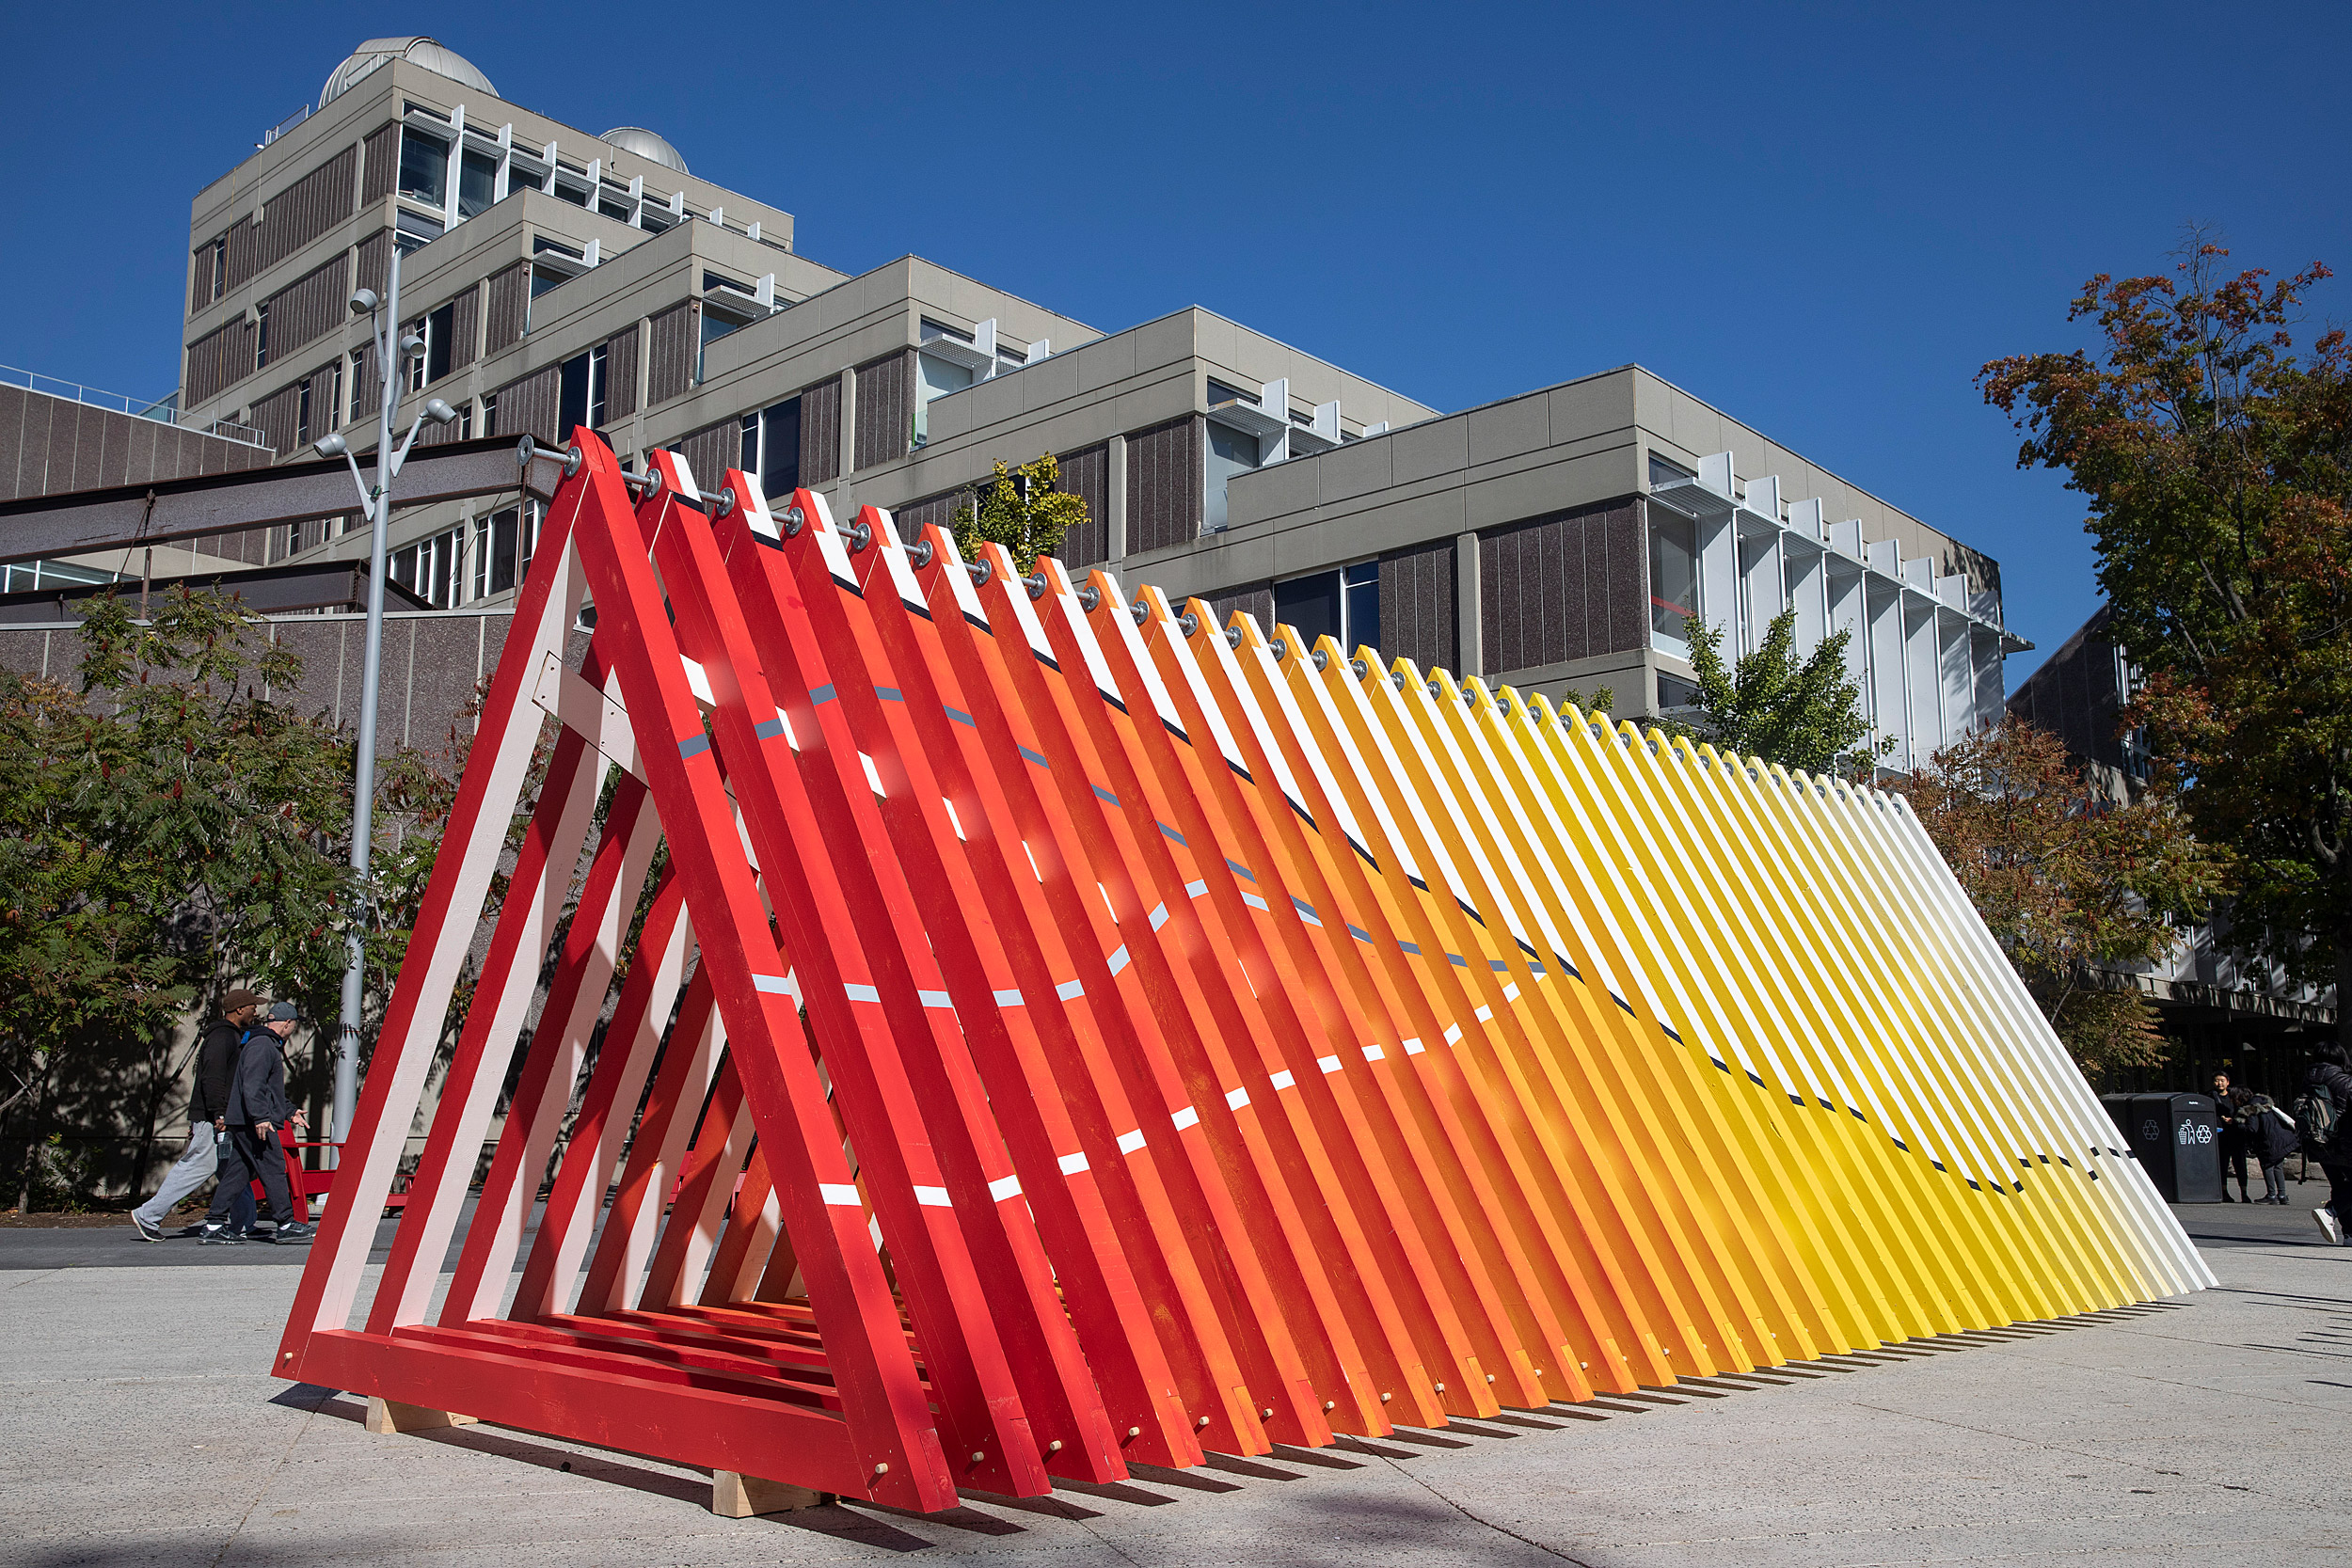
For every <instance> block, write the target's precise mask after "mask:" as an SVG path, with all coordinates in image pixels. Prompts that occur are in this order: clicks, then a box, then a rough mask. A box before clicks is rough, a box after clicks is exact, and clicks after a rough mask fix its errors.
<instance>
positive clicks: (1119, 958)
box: [1109, 942, 1127, 974]
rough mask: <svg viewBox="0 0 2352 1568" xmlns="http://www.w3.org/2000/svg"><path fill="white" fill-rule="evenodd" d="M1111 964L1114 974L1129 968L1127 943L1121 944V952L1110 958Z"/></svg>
mask: <svg viewBox="0 0 2352 1568" xmlns="http://www.w3.org/2000/svg"><path fill="white" fill-rule="evenodd" d="M1109 963H1110V966H1111V973H1112V974H1118V973H1119V972H1120V970H1122V969H1124V968H1126V967H1127V944H1126V943H1125V942H1120V944H1119V951H1118V952H1116V953H1113V954H1112V955H1111V956H1110V959H1109Z"/></svg>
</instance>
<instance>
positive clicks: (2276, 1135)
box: [2246, 1094, 2298, 1203]
mask: <svg viewBox="0 0 2352 1568" xmlns="http://www.w3.org/2000/svg"><path fill="white" fill-rule="evenodd" d="M2297 1141H2298V1140H2297V1139H2296V1133H2295V1118H2294V1117H2291V1116H2289V1115H2287V1114H2286V1112H2284V1111H2282V1110H2280V1108H2279V1106H2278V1104H2277V1102H2276V1101H2273V1100H2272V1099H2271V1098H2270V1097H2269V1096H2268V1095H2266V1094H2258V1095H2256V1096H2255V1097H2254V1102H2253V1103H2252V1104H2251V1105H2249V1106H2248V1107H2247V1108H2246V1148H2247V1149H2248V1151H2249V1152H2250V1153H2251V1154H2252V1155H2253V1156H2254V1158H2255V1159H2256V1160H2258V1161H2260V1162H2261V1164H2262V1167H2263V1196H2262V1197H2261V1198H2260V1199H2259V1200H2258V1201H2260V1202H2263V1203H2284V1202H2285V1201H2286V1200H2287V1156H2288V1155H2290V1154H2292V1153H2294V1152H2295V1146H2296V1142H2297Z"/></svg>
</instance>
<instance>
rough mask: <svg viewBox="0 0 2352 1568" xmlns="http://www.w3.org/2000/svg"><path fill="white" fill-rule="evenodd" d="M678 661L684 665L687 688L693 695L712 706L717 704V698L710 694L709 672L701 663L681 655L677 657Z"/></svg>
mask: <svg viewBox="0 0 2352 1568" xmlns="http://www.w3.org/2000/svg"><path fill="white" fill-rule="evenodd" d="M678 662H679V663H680V664H683V665H685V666H686V686H687V689H688V690H690V691H691V692H693V693H694V695H695V697H696V698H697V699H699V700H700V701H703V702H706V703H708V704H709V705H711V706H713V707H717V706H718V705H719V699H718V698H716V697H714V696H712V695H711V694H710V675H709V673H707V671H705V670H704V669H703V667H702V666H701V665H699V664H697V663H695V662H694V661H693V660H692V659H691V658H687V657H684V656H682V655H681V656H680V657H679V658H678Z"/></svg>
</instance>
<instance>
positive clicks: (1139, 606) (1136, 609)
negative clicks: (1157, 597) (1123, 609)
mask: <svg viewBox="0 0 2352 1568" xmlns="http://www.w3.org/2000/svg"><path fill="white" fill-rule="evenodd" d="M1127 613H1128V614H1130V615H1132V616H1134V617H1135V618H1136V626H1141V625H1143V623H1144V622H1146V621H1149V620H1150V619H1152V606H1151V605H1150V604H1149V603H1147V602H1146V601H1144V600H1142V599H1137V600H1136V602H1135V603H1133V604H1131V605H1129V606H1128V607H1127Z"/></svg>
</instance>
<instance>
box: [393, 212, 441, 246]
mask: <svg viewBox="0 0 2352 1568" xmlns="http://www.w3.org/2000/svg"><path fill="white" fill-rule="evenodd" d="M441 228H442V225H441V220H440V219H439V218H435V217H427V216H425V215H424V214H422V213H414V212H410V211H409V210H408V209H407V208H405V207H403V208H402V209H401V210H400V213H399V214H398V215H397V216H396V217H395V218H394V219H393V220H392V244H394V245H398V246H399V247H400V253H401V254H402V255H403V256H406V255H409V254H411V253H412V252H414V251H416V250H418V249H420V248H421V247H422V246H424V245H431V244H432V243H433V242H434V241H435V240H437V239H439V238H440V237H441Z"/></svg>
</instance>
